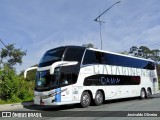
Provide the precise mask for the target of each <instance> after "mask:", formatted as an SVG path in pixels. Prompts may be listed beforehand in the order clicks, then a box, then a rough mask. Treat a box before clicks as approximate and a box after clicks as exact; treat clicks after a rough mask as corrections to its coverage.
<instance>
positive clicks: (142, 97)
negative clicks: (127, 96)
mask: <svg viewBox="0 0 160 120" xmlns="http://www.w3.org/2000/svg"><path fill="white" fill-rule="evenodd" d="M140 98H141V99H145V98H146V91H145V89H143V88H142V89H141V93H140Z"/></svg>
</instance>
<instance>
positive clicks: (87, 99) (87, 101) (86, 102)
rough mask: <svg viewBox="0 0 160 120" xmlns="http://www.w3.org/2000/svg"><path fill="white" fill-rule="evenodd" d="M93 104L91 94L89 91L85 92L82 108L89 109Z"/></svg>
mask: <svg viewBox="0 0 160 120" xmlns="http://www.w3.org/2000/svg"><path fill="white" fill-rule="evenodd" d="M90 103H91V97H90V94H89V93H88V92H87V91H84V92H83V93H82V96H81V107H83V108H85V107H88V106H89V105H90Z"/></svg>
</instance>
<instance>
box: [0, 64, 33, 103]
mask: <svg viewBox="0 0 160 120" xmlns="http://www.w3.org/2000/svg"><path fill="white" fill-rule="evenodd" d="M0 86H1V87H0V94H1V96H0V98H1V101H6V102H7V101H9V102H20V101H26V100H32V99H33V88H34V82H29V81H26V80H25V79H24V78H23V77H22V76H19V75H17V74H16V72H15V70H14V69H11V68H9V67H7V66H5V67H4V68H3V69H2V70H0ZM2 103H3V102H2Z"/></svg>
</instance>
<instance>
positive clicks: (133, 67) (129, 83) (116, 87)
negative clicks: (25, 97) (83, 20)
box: [24, 46, 159, 107]
mask: <svg viewBox="0 0 160 120" xmlns="http://www.w3.org/2000/svg"><path fill="white" fill-rule="evenodd" d="M31 69H37V73H36V85H35V92H34V103H35V104H39V105H65V104H74V103H80V104H81V106H82V107H88V106H89V105H90V103H91V102H92V101H93V102H94V103H95V105H101V104H102V103H103V102H104V100H111V99H120V98H129V97H138V96H139V97H140V98H142V99H144V98H150V96H151V95H152V94H156V93H158V91H159V88H158V77H157V71H156V67H155V63H154V61H152V60H147V59H142V58H136V57H132V56H127V55H122V54H117V53H112V52H107V51H102V50H98V49H93V48H86V47H80V46H64V47H58V48H55V49H51V50H49V51H47V52H46V53H45V54H44V55H43V57H42V58H41V60H40V63H39V65H38V67H32V68H29V69H27V70H26V71H25V73H24V75H25V77H26V74H27V71H28V70H31Z"/></svg>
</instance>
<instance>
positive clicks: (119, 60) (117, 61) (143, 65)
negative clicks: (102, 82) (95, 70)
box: [83, 50, 155, 70]
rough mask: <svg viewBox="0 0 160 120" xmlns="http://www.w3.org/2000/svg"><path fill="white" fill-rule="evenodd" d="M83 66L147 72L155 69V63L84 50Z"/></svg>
mask: <svg viewBox="0 0 160 120" xmlns="http://www.w3.org/2000/svg"><path fill="white" fill-rule="evenodd" d="M83 64H84V65H85V64H107V65H114V66H123V67H132V68H140V69H148V70H154V69H155V63H154V62H151V61H147V60H142V59H136V58H131V57H126V56H121V55H115V54H111V53H104V52H98V51H92V50H86V53H85V56H84V60H83Z"/></svg>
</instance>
